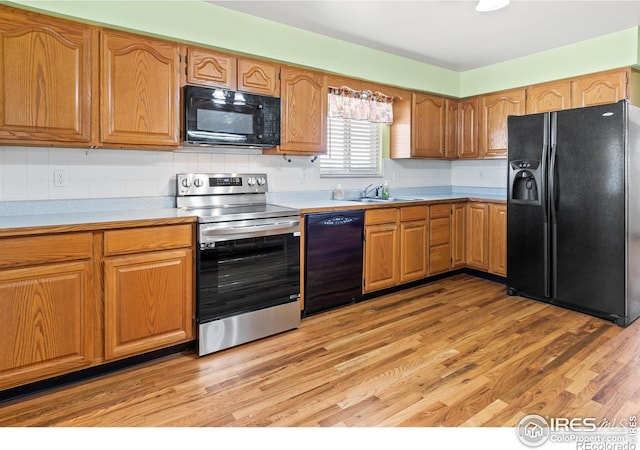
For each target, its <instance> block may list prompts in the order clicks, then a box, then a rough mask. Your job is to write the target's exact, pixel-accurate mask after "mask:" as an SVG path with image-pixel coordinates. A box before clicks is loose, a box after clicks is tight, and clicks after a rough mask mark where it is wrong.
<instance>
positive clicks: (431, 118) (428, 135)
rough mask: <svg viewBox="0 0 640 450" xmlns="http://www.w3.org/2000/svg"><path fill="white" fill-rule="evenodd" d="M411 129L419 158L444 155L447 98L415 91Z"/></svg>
mask: <svg viewBox="0 0 640 450" xmlns="http://www.w3.org/2000/svg"><path fill="white" fill-rule="evenodd" d="M412 95H413V107H412V110H411V129H412V140H413V151H412V152H411V156H413V157H418V158H442V157H443V156H444V132H445V110H446V108H445V99H444V98H442V97H438V96H435V95H426V94H417V93H413V94H412Z"/></svg>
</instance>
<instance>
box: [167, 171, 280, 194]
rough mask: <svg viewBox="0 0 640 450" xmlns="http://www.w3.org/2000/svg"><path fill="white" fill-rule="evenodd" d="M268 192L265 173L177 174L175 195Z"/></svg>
mask: <svg viewBox="0 0 640 450" xmlns="http://www.w3.org/2000/svg"><path fill="white" fill-rule="evenodd" d="M267 191H268V183H267V174H265V173H179V174H177V175H176V195H177V196H179V197H180V196H187V195H217V194H261V193H266V192H267Z"/></svg>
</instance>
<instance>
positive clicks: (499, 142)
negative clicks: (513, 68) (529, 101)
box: [480, 89, 526, 158]
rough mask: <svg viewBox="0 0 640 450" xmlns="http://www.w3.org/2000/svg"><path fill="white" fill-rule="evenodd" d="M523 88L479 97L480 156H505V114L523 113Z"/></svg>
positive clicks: (524, 96) (516, 114)
mask: <svg viewBox="0 0 640 450" xmlns="http://www.w3.org/2000/svg"><path fill="white" fill-rule="evenodd" d="M525 99H526V95H525V90H524V89H515V90H512V91H506V92H498V93H496V94H490V95H483V96H481V97H480V106H481V108H480V116H481V119H480V157H481V158H505V157H506V156H507V116H510V115H514V116H518V115H521V114H524V113H525Z"/></svg>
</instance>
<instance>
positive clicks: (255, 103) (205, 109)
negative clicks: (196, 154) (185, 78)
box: [184, 85, 280, 148]
mask: <svg viewBox="0 0 640 450" xmlns="http://www.w3.org/2000/svg"><path fill="white" fill-rule="evenodd" d="M184 127H185V133H184V144H185V145H188V146H192V145H197V146H206V145H212V146H216V145H237V146H244V147H259V148H269V147H275V146H276V145H280V99H279V98H276V97H268V96H266V95H255V94H246V93H244V92H235V91H230V90H226V89H216V88H206V87H199V86H189V85H188V86H185V87H184Z"/></svg>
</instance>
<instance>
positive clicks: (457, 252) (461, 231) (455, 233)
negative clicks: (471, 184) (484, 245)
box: [451, 203, 467, 269]
mask: <svg viewBox="0 0 640 450" xmlns="http://www.w3.org/2000/svg"><path fill="white" fill-rule="evenodd" d="M466 209H467V204H466V203H453V204H452V205H451V268H452V269H458V268H460V267H464V266H465V265H466V263H467V261H466V251H465V247H466V240H467V239H466V233H465V230H466Z"/></svg>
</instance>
